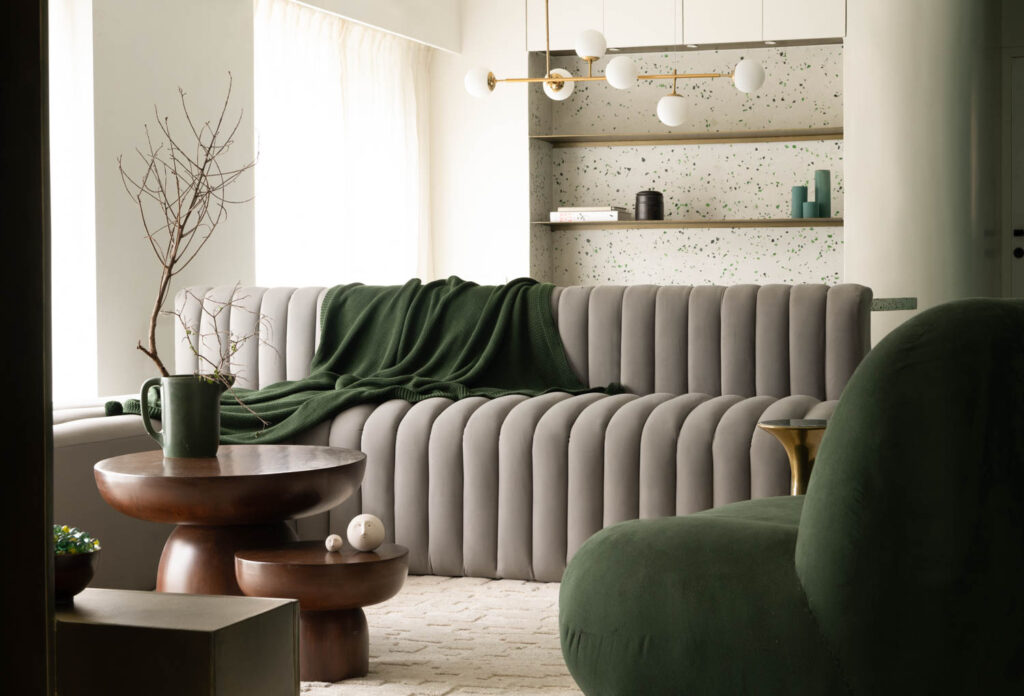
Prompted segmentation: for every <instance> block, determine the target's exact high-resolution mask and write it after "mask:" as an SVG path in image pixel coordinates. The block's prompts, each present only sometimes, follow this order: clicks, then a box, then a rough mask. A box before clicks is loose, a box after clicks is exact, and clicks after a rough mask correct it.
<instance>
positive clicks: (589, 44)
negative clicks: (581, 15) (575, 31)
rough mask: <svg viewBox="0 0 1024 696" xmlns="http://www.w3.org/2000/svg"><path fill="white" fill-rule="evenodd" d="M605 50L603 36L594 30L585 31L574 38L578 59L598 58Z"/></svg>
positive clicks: (606, 43)
mask: <svg viewBox="0 0 1024 696" xmlns="http://www.w3.org/2000/svg"><path fill="white" fill-rule="evenodd" d="M607 48H608V42H606V41H605V40H604V34H602V33H601V32H599V31H597V30H596V29H587V30H586V31H582V32H580V35H579V36H577V37H576V55H578V56H579V57H580V58H600V57H602V56H603V55H604V52H605V51H606V50H607Z"/></svg>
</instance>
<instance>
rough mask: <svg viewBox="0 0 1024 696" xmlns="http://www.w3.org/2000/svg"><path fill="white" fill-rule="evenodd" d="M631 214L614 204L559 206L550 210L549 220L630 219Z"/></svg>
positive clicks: (596, 220) (602, 220) (631, 217)
mask: <svg viewBox="0 0 1024 696" xmlns="http://www.w3.org/2000/svg"><path fill="white" fill-rule="evenodd" d="M632 219H633V214H632V213H631V212H629V211H628V210H626V209H625V208H620V207H619V206H615V205H590V206H579V207H575V208H574V207H570V206H560V207H559V208H558V210H553V211H551V222H615V221H616V220H632Z"/></svg>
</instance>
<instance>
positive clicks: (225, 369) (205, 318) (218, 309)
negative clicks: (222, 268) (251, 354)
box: [170, 283, 277, 426]
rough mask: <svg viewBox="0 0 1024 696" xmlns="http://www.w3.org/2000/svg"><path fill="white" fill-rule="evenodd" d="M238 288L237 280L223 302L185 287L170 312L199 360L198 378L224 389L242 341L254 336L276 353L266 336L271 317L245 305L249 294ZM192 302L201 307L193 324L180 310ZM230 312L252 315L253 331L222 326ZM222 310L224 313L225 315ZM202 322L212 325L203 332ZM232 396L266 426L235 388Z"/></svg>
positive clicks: (230, 379) (228, 384) (229, 384)
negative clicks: (234, 330) (179, 302)
mask: <svg viewBox="0 0 1024 696" xmlns="http://www.w3.org/2000/svg"><path fill="white" fill-rule="evenodd" d="M238 291H239V285H238V284H237V283H236V284H235V287H234V288H233V289H232V291H231V298H230V299H229V300H228V301H226V302H220V301H217V300H211V299H208V298H207V299H205V300H204V298H202V297H200V296H198V295H196V294H195V293H194V292H192V291H191V290H189V289H186V290H185V291H184V295H185V297H184V300H185V301H184V302H183V303H182V305H181V308H178V309H175V310H174V311H173V312H170V313H171V314H173V315H174V317H175V319H176V321H177V322H178V325H179V326H180V327H181V329H182V333H183V334H184V335H183V337H182V340H183V341H185V342H186V343H187V344H188V347H189V349H190V350H191V351H192V353H193V354H194V355H195V356H196V358H198V360H199V366H200V368H199V370H198V372H200V373H202V374H201V375H200V377H201V378H202V379H206V380H208V381H211V382H216V383H217V384H220V385H222V386H223V387H224V389H225V390H228V389H231V387H232V386H233V385H234V383H235V378H236V377H237V376H238V375H237V373H235V372H232V369H233V368H232V359H233V358H234V356H235V354H236V353H238V350H239V349H240V348H241V347H242V346H243V345H244V344H245V343H247V342H248V341H251V340H252V339H256V341H258V343H259V345H261V346H265V347H267V348H270V349H271V350H273V351H274V352H275V353H276V352H277V349H276V348H275V347H274V346H273V345H272V344H271V343H270V342H269V341H267V339H266V337H267V336H269V335H270V330H271V322H270V317H268V316H267V315H266V314H261V313H259V312H255V311H253V310H251V309H249V308H248V307H246V306H245V300H247V299H248V296H247V295H239V294H238ZM192 302H195V303H197V305H198V306H199V307H200V315H199V321H198V322H195V323H190V322H189V321H188V319H187V318H186V317H185V312H184V311H183V308H184V307H185V306H186V305H188V304H190V303H192ZM232 311H235V312H245V313H247V314H249V315H251V316H253V317H255V318H256V320H255V322H254V323H253V327H252V330H251V331H249V332H248V333H245V334H235V333H231V330H230V328H223V327H230V324H231V322H230V318H231V313H232ZM225 312H226V313H227V314H226V315H225ZM222 315H223V316H222ZM204 325H206V326H210V327H212V330H207V331H203V326H204ZM211 355H214V356H216V359H214V358H211V357H210V356H211ZM231 395H232V396H233V397H234V399H235V401H236V402H237V403H238V405H239V406H241V407H243V408H244V409H245V410H247V411H249V413H251V414H252V415H254V416H256V418H257V419H259V421H260V422H261V423H262V424H263V425H264V426H267V425H269V423H268V422H267V421H266V420H264V419H263V418H261V417H260V416H259V414H257V413H256V412H255V411H253V410H252V409H251V408H250V407H249V406H248V405H246V404H245V403H244V402H243V401H242V400H241V399H240V398H239V397H238V395H237V394H236V393H235V392H234V391H231Z"/></svg>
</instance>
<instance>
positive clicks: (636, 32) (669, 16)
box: [604, 0, 683, 48]
mask: <svg viewBox="0 0 1024 696" xmlns="http://www.w3.org/2000/svg"><path fill="white" fill-rule="evenodd" d="M682 29H683V3H682V0H605V1H604V36H605V38H606V39H608V46H609V47H612V48H623V47H636V46H675V45H678V44H681V43H682V42H683V31H682Z"/></svg>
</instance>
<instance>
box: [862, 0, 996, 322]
mask: <svg viewBox="0 0 1024 696" xmlns="http://www.w3.org/2000/svg"><path fill="white" fill-rule="evenodd" d="M997 16H998V4H997V3H996V2H994V1H990V0H978V1H977V2H962V0H905V1H904V2H897V3H894V2H890V1H889V0H859V1H858V2H850V3H847V37H846V45H845V60H844V64H845V65H844V82H845V89H846V94H845V99H844V119H843V120H844V124H843V125H844V128H845V146H846V150H845V152H846V166H845V174H846V215H845V217H846V221H845V242H846V254H845V273H844V280H845V281H847V282H855V283H863V284H865V285H869V286H871V287H872V288H873V289H874V293H875V296H876V297H907V296H909V297H917V298H918V307H919V310H921V309H927V308H929V307H932V306H934V305H937V304H940V303H942V302H947V301H950V300H955V299H958V298H963V297H970V296H977V295H994V294H998V293H999V264H998V235H997V224H998V220H997V217H996V215H997V213H998V208H999V206H998V201H997V199H996V192H997V191H998V139H997V138H998V84H999V82H998V80H999V62H998V50H997V43H998V37H999V33H998V28H997V25H996V24H995V22H996V20H997ZM911 315H912V313H911V312H875V313H874V314H873V316H872V335H873V339H874V340H876V341H877V340H878V339H880V338H881V337H882V336H884V335H885V334H886V333H888V332H889V331H890V330H891V329H892V328H894V327H895V326H897V325H898V324H899V323H901V322H903V321H905V320H906V319H907V318H908V317H909V316H911Z"/></svg>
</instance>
